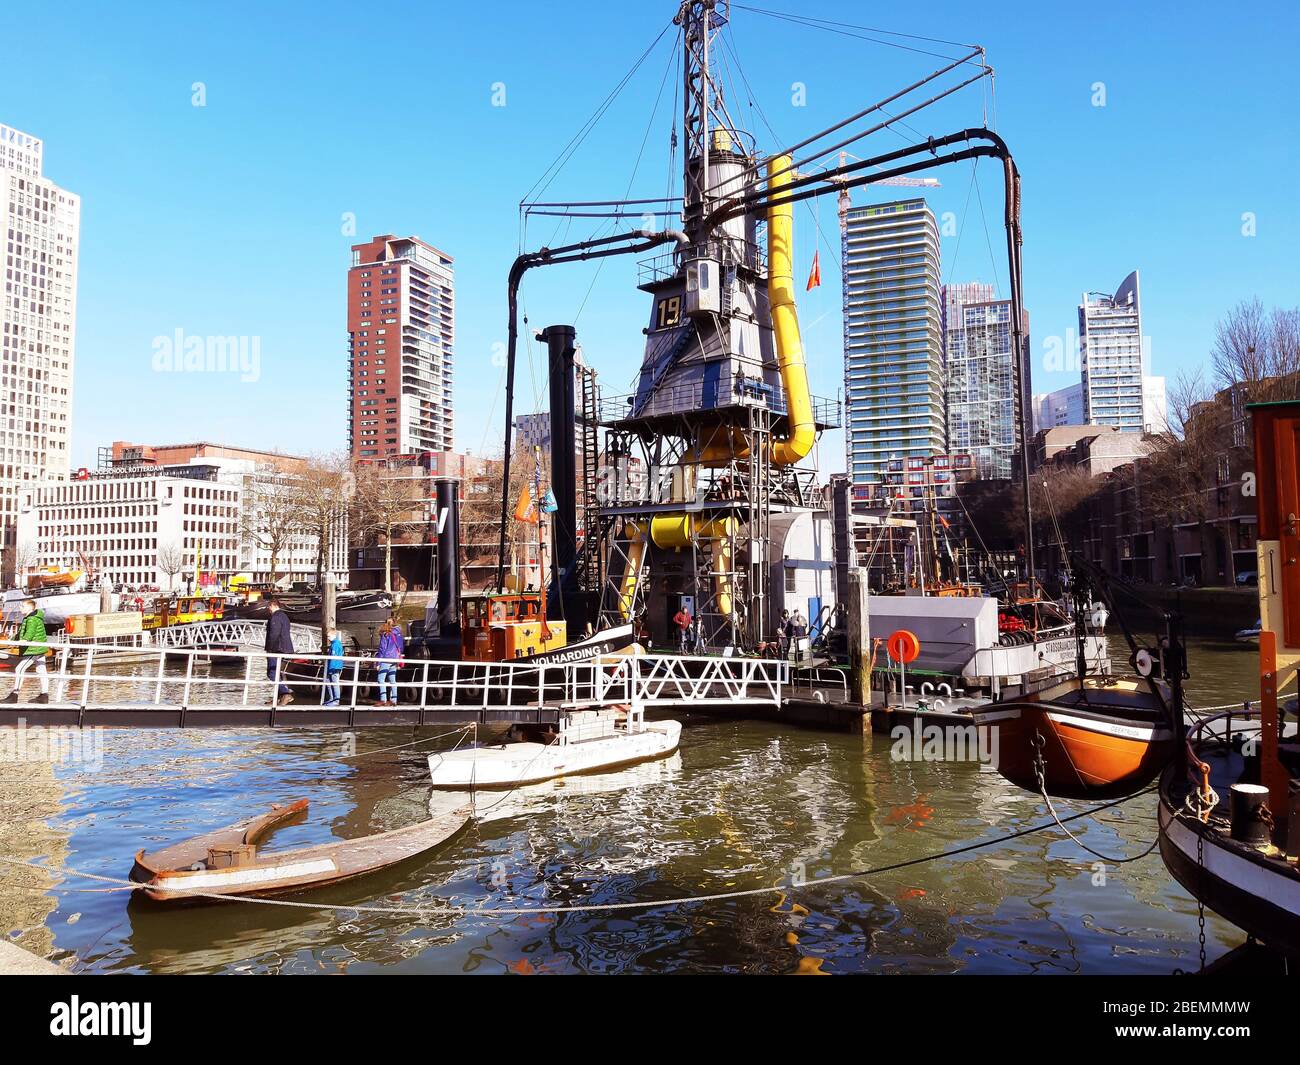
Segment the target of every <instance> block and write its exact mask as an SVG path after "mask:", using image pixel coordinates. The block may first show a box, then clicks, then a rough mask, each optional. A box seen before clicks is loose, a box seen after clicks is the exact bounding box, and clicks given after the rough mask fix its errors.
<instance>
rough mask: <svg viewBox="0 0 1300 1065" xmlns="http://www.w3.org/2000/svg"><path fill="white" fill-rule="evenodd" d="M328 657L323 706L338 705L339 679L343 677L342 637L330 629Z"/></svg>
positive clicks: (335, 630)
mask: <svg viewBox="0 0 1300 1065" xmlns="http://www.w3.org/2000/svg"><path fill="white" fill-rule="evenodd" d="M329 637H330V651H329V653H330V657H329V658H328V659H326V661H325V690H324V693H323V694H324V696H325V701H324V703H323V705H324V706H338V705H339V677H341V676H342V675H343V635H342V634H341V633H340V632H339V630H338V629H330V631H329Z"/></svg>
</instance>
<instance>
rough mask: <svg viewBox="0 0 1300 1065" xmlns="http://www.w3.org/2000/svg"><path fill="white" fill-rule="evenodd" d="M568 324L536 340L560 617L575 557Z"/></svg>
mask: <svg viewBox="0 0 1300 1065" xmlns="http://www.w3.org/2000/svg"><path fill="white" fill-rule="evenodd" d="M575 336H576V331H575V330H574V328H573V326H571V325H551V326H547V327H546V328H545V329H543V330H542V332H541V334H540V336H539V339H540V340H541V341H542V342H543V343H544V344H545V345H546V351H547V362H548V364H549V368H550V385H551V389H550V391H551V491H553V492H554V493H555V503H556V511H555V534H554V537H553V543H552V547H551V558H552V562H553V567H552V570H553V573H554V577H553V581H554V585H555V588H554V591H553V593H552V594H553V595H554V596H555V601H556V603H557V604H558V605H559V608H560V612H561V617H563V616H564V606H563V604H564V587H563V576H564V575H565V574H568V573H570V572H571V571H572V569H573V564H574V562H575V561H576V560H577V557H578V468H577V462H576V459H575V444H576V441H575V439H574V396H573V392H574V366H573V359H574V354H575V351H574V344H573V341H574V337H575Z"/></svg>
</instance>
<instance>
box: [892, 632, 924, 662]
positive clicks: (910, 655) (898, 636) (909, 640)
mask: <svg viewBox="0 0 1300 1065" xmlns="http://www.w3.org/2000/svg"><path fill="white" fill-rule="evenodd" d="M885 650H887V651H888V652H889V657H890V658H892V659H893V660H894V661H895V662H903V663H907V662H912V661H915V659H916V656H917V655H919V654H920V653H921V641H920V640H918V639H917V638H916V633H914V632H911V631H909V630H908V629H899V630H897V631H896V632H894V633H891V634H890V637H889V639H888V640H887V641H886V643H885Z"/></svg>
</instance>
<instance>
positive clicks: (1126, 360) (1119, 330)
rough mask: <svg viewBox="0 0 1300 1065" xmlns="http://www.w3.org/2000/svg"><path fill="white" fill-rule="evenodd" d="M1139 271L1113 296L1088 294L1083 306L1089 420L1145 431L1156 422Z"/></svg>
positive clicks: (1123, 429)
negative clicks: (1147, 398) (1149, 405)
mask: <svg viewBox="0 0 1300 1065" xmlns="http://www.w3.org/2000/svg"><path fill="white" fill-rule="evenodd" d="M1142 338H1143V332H1142V300H1141V295H1140V292H1139V289H1138V272H1137V271H1136V270H1134V271H1133V272H1132V273H1131V274H1129V275H1128V277H1126V278H1124V280H1123V282H1122V283H1121V284H1120V286H1119V288H1117V289H1116V290H1115V292H1114V293H1113V294H1107V293H1103V292H1085V293H1084V294H1083V299H1082V301H1081V302H1080V304H1079V355H1080V358H1081V361H1082V366H1083V381H1082V385H1083V417H1084V421H1085V422H1086V423H1087V424H1089V425H1110V426H1114V427H1115V428H1116V429H1119V430H1120V431H1121V432H1133V433H1140V432H1142V431H1143V430H1144V428H1145V427H1146V426H1147V425H1148V424H1149V422H1150V421H1151V419H1149V418H1147V417H1146V413H1145V409H1144V395H1145V392H1144V387H1143V375H1144V374H1145V373H1146V371H1147V369H1148V367H1147V366H1146V365H1145V355H1146V353H1145V352H1144V350H1143V340H1142Z"/></svg>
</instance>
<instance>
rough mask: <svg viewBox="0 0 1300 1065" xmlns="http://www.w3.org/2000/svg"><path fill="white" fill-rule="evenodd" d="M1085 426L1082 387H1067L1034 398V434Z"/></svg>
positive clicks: (1042, 393)
mask: <svg viewBox="0 0 1300 1065" xmlns="http://www.w3.org/2000/svg"><path fill="white" fill-rule="evenodd" d="M1087 424H1088V423H1087V422H1086V421H1085V420H1084V417H1083V385H1081V384H1079V385H1068V386H1066V387H1065V388H1058V389H1057V390H1056V391H1055V392H1040V393H1038V394H1037V395H1036V396H1034V432H1036V433H1040V432H1042V431H1043V430H1044V429H1056V428H1058V427H1059V426H1062V425H1087Z"/></svg>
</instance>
